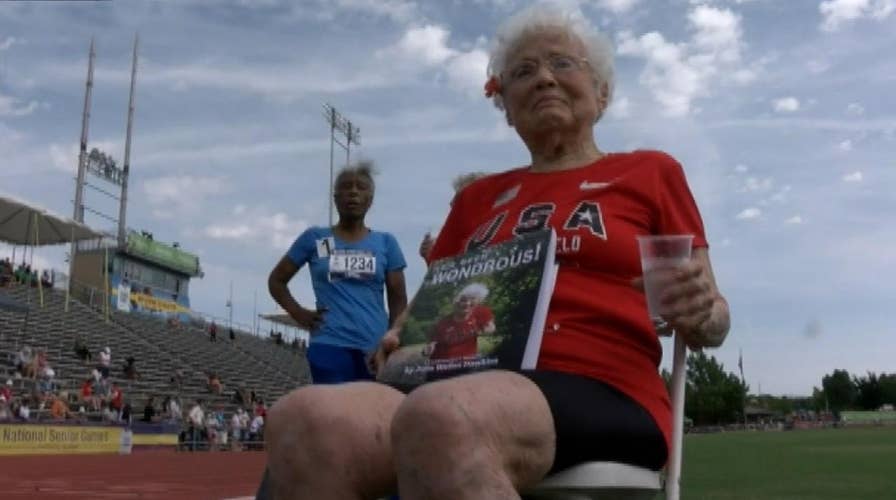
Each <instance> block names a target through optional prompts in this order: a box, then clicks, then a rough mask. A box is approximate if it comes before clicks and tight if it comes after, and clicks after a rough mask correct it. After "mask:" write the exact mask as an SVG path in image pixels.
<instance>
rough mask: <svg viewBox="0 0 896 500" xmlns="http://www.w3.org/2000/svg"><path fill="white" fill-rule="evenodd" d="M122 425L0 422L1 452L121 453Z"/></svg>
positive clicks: (6, 453) (23, 453) (1, 453)
mask: <svg viewBox="0 0 896 500" xmlns="http://www.w3.org/2000/svg"><path fill="white" fill-rule="evenodd" d="M121 434H122V429H121V427H80V426H65V425H3V424H0V455H52V454H69V453H118V452H119V449H120V447H121Z"/></svg>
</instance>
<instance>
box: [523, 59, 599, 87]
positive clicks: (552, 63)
mask: <svg viewBox="0 0 896 500" xmlns="http://www.w3.org/2000/svg"><path fill="white" fill-rule="evenodd" d="M544 61H545V62H547V67H548V70H550V72H551V73H553V74H554V75H555V76H556V75H563V74H569V73H572V72H573V71H578V70H581V69H582V68H583V67H584V65H586V64H588V59H585V58H584V57H574V56H569V55H565V54H552V55H550V56H548V57H547V59H545V60H544ZM541 64H542V63H541V60H537V59H527V60H525V61H523V62H521V63H519V64H517V65H516V66H514V67H512V68H510V71H509V72H508V73H507V76H508V79H509V80H510V82H511V83H517V82H524V81H526V80H529V79H531V78H532V77H534V76H535V75H536V74H538V69H539V68H540V67H541Z"/></svg>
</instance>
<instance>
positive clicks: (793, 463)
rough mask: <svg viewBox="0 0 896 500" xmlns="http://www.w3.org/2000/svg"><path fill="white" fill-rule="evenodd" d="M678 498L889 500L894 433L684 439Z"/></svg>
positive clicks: (893, 488)
mask: <svg viewBox="0 0 896 500" xmlns="http://www.w3.org/2000/svg"><path fill="white" fill-rule="evenodd" d="M681 493H682V495H681V497H682V498H683V499H686V500H700V499H713V500H715V499H725V500H728V499H737V500H746V499H750V500H753V499H764V500H784V499H786V500H804V499H805V500H809V499H811V500H834V499H838V500H840V499H844V500H845V499H850V500H896V428H893V427H889V428H865V429H824V430H821V429H820V430H800V431H792V432H728V433H721V434H692V435H686V436H685V442H684V466H683V471H682V481H681Z"/></svg>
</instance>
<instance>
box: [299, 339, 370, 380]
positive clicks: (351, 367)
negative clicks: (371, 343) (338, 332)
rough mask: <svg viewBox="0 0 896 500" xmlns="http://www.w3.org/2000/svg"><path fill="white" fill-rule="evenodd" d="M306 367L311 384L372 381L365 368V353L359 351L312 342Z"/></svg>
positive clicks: (368, 370)
mask: <svg viewBox="0 0 896 500" xmlns="http://www.w3.org/2000/svg"><path fill="white" fill-rule="evenodd" d="M308 366H309V368H311V383H313V384H341V383H343V382H357V381H359V380H373V374H371V373H370V369H369V368H368V367H367V353H365V352H364V351H362V350H360V349H352V348H350V347H339V346H335V345H330V344H315V343H314V342H312V343H311V346H310V347H308Z"/></svg>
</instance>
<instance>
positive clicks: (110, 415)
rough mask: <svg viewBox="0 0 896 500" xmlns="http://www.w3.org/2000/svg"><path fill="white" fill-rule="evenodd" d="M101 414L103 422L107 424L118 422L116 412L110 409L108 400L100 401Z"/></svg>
mask: <svg viewBox="0 0 896 500" xmlns="http://www.w3.org/2000/svg"><path fill="white" fill-rule="evenodd" d="M102 406H103V407H102V410H101V415H102V418H103V422H105V423H107V424H113V423H118V417H119V415H118V412H117V411H115V410H114V409H112V406H110V405H109V402H108V401H103V403H102Z"/></svg>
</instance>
